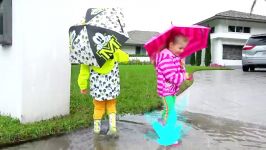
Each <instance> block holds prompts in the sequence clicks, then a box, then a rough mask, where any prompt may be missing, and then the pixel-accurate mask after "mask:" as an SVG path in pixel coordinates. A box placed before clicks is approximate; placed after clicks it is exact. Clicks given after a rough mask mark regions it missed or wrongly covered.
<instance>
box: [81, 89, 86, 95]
mask: <svg viewBox="0 0 266 150" xmlns="http://www.w3.org/2000/svg"><path fill="white" fill-rule="evenodd" d="M80 93H81V94H83V95H86V94H87V93H88V91H87V89H86V90H80Z"/></svg>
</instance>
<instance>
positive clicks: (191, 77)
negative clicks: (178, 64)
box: [186, 72, 193, 80]
mask: <svg viewBox="0 0 266 150" xmlns="http://www.w3.org/2000/svg"><path fill="white" fill-rule="evenodd" d="M192 79H193V76H192V74H191V75H190V74H189V73H187V72H186V80H192Z"/></svg>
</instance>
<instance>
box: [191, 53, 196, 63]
mask: <svg viewBox="0 0 266 150" xmlns="http://www.w3.org/2000/svg"><path fill="white" fill-rule="evenodd" d="M190 64H191V65H192V66H195V64H196V60H195V53H193V54H192V55H191V56H190Z"/></svg>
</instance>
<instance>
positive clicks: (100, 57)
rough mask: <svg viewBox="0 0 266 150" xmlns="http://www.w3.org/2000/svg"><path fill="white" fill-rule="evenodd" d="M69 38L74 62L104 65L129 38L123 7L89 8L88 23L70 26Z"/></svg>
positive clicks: (71, 57) (71, 59)
mask: <svg viewBox="0 0 266 150" xmlns="http://www.w3.org/2000/svg"><path fill="white" fill-rule="evenodd" d="M69 38H70V62H71V63H75V64H87V65H90V66H97V67H102V66H103V65H104V63H105V62H106V61H107V60H108V59H112V58H113V53H114V52H115V51H116V50H117V49H121V46H122V44H124V43H125V42H126V41H127V40H128V34H127V32H126V31H125V23H124V16H123V13H122V11H121V9H118V8H102V9H100V8H90V9H88V11H87V13H86V23H85V24H83V25H76V26H72V27H70V29H69Z"/></svg>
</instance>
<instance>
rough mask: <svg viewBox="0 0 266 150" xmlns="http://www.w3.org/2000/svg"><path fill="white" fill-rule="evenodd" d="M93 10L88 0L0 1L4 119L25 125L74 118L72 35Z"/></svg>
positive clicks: (0, 97)
mask: <svg viewBox="0 0 266 150" xmlns="http://www.w3.org/2000/svg"><path fill="white" fill-rule="evenodd" d="M89 7H91V5H90V2H89V1H84V0H75V1H74V0H73V1H66V0H43V1H39V0H1V1H0V18H2V19H0V43H1V44H0V68H1V71H0V114H1V115H8V116H11V117H14V118H18V119H19V120H20V121H21V122H23V123H26V122H33V121H38V120H43V119H49V118H52V117H56V116H61V115H67V114H68V113H69V103H70V75H71V65H70V63H69V38H68V37H69V35H68V30H69V27H70V26H72V25H74V24H76V23H78V22H79V21H80V20H81V19H82V17H84V16H85V13H86V11H87V9H88V8H89ZM10 28H11V29H12V30H10ZM11 31H12V32H11Z"/></svg>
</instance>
